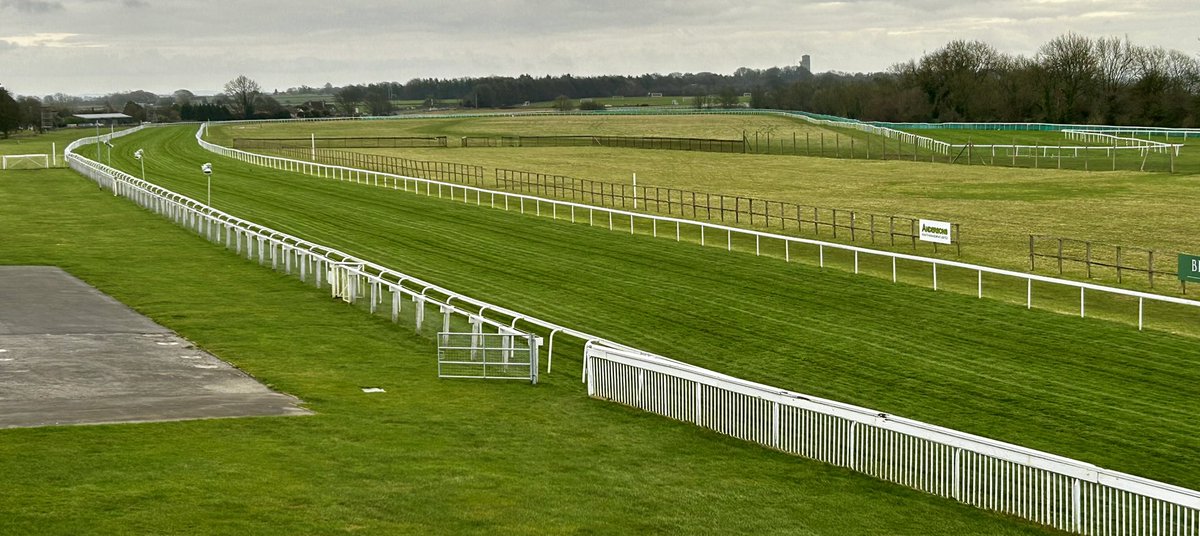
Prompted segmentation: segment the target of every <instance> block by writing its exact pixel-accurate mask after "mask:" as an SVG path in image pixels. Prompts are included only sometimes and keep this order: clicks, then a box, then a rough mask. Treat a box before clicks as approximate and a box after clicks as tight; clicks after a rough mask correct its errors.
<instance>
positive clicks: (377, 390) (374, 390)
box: [362, 387, 387, 393]
mask: <svg viewBox="0 0 1200 536" xmlns="http://www.w3.org/2000/svg"><path fill="white" fill-rule="evenodd" d="M362 392H364V393H386V392H387V391H384V390H383V389H380V388H378V387H363V388H362Z"/></svg>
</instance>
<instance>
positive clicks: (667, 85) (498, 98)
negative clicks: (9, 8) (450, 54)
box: [0, 34, 1200, 130]
mask: <svg viewBox="0 0 1200 536" xmlns="http://www.w3.org/2000/svg"><path fill="white" fill-rule="evenodd" d="M241 78H245V77H241ZM246 81H247V82H249V83H250V84H253V89H254V91H252V92H250V93H248V94H243V95H241V97H239V98H233V95H231V94H228V87H227V94H223V95H217V96H215V97H199V96H196V95H193V94H192V92H190V91H188V90H186V89H181V90H178V91H176V92H175V93H174V94H173V95H170V96H159V95H154V94H152V93H149V92H145V91H133V92H129V93H114V94H112V95H109V96H107V97H104V98H100V99H89V100H85V99H81V98H78V97H71V96H68V95H63V94H61V93H60V94H55V95H48V96H46V97H45V98H44V99H41V100H40V104H41V105H43V106H48V107H51V108H53V109H54V110H55V111H56V112H57V114H56V115H57V121H59V122H60V123H65V122H71V121H72V119H71V115H72V114H73V113H74V112H75V111H77V110H85V109H86V110H88V111H103V110H105V109H107V110H109V111H116V110H123V111H125V113H127V114H129V115H131V116H133V117H134V118H135V119H137V120H152V121H173V120H222V119H231V118H241V117H253V118H265V117H289V116H297V117H323V116H329V115H358V114H371V115H386V114H390V113H393V112H394V107H395V101H398V100H407V101H416V102H419V103H421V104H420V105H418V106H420V107H428V108H433V107H466V108H473V107H479V108H502V107H510V106H520V105H522V104H524V103H525V102H547V101H557V102H563V103H564V104H567V106H563V107H562V109H569V108H570V103H565V102H564V101H566V99H580V98H596V97H610V96H627V97H633V96H644V95H647V94H650V93H661V94H663V95H669V96H678V97H696V98H694V99H689V100H688V101H685V102H681V104H687V105H697V106H702V105H704V104H703V103H706V102H712V103H722V104H723V105H726V106H728V105H730V104H731V103H734V104H736V102H737V100H736V95H739V94H742V93H750V94H751V95H752V97H751V106H752V107H755V108H775V109H787V110H804V111H809V112H816V113H822V114H829V115H837V116H842V117H849V118H854V119H866V120H879V121H921V122H952V121H979V122H992V121H1004V122H1052V123H1092V124H1114V125H1146V126H1170V127H1198V126H1200V62H1198V61H1197V59H1196V58H1195V57H1194V56H1191V55H1188V54H1186V53H1183V52H1180V51H1177V50H1167V49H1163V48H1161V47H1143V46H1137V45H1134V44H1132V43H1130V42H1129V41H1128V40H1127V39H1125V40H1122V39H1119V38H1115V37H1104V38H1098V39H1092V38H1089V37H1084V36H1080V35H1076V34H1066V35H1062V36H1059V37H1056V38H1054V39H1052V40H1050V41H1049V42H1047V43H1045V44H1044V45H1042V46H1041V47H1040V48H1039V49H1038V52H1037V53H1036V54H1035V55H1034V56H1033V57H1026V56H1011V55H1007V54H1004V53H1001V52H999V51H997V50H996V49H995V48H993V47H992V46H991V45H988V44H986V43H982V42H979V41H963V40H958V41H952V42H950V43H948V44H947V45H946V46H944V47H942V48H940V49H938V50H935V51H933V52H931V53H928V54H925V55H924V56H922V57H921V58H919V59H914V60H910V61H907V62H904V63H899V64H896V65H894V66H892V67H891V68H890V69H888V70H886V71H884V72H878V73H868V74H862V73H856V74H849V73H840V72H828V73H822V74H817V75H814V74H812V73H810V72H808V71H807V70H805V69H803V68H801V67H799V66H786V67H771V68H769V69H750V68H745V67H743V68H741V69H738V70H737V71H734V72H733V73H732V74H715V73H709V72H701V73H671V74H665V75H664V74H643V75H639V76H572V75H569V74H568V75H561V76H542V77H538V78H535V77H533V76H529V75H521V76H518V77H505V76H489V77H482V78H452V79H440V78H417V79H413V80H410V81H408V82H407V83H399V82H379V83H373V84H365V85H359V84H352V85H348V86H344V87H340V88H338V87H334V86H332V85H331V84H325V86H324V87H322V88H312V87H308V86H300V87H296V88H289V89H288V90H287V91H284V92H279V91H275V92H274V94H275V95H280V94H290V95H304V96H305V97H306V98H308V99H309V100H307V101H306V102H304V103H301V104H297V105H292V106H282V105H281V104H280V103H279V102H277V101H276V99H274V98H273V97H272V96H271V95H269V94H266V93H263V92H259V91H258V87H257V84H254V82H253V81H252V80H248V79H247V80H246ZM710 95H721V98H719V99H708V98H706V97H707V96H710ZM239 102H241V103H242V104H241V105H239ZM14 104H20V107H21V108H22V109H24V110H28V111H26V112H24V113H18V111H16V110H14V109H13V108H14ZM38 104H39V100H38V99H36V98H32V97H21V98H20V99H17V100H16V101H12V99H11V97H10V98H9V99H8V101H5V100H4V99H2V98H0V127H7V129H11V128H13V124H14V122H15V124H16V126H18V127H21V126H26V125H33V124H35V123H37V119H38V117H39V116H38V114H37V113H35V112H36V110H37V107H38ZM593 104H594V103H593ZM556 107H557V106H556ZM13 115H17V116H18V119H16V120H14V119H13V118H12V116H13ZM4 129H5V128H0V130H4Z"/></svg>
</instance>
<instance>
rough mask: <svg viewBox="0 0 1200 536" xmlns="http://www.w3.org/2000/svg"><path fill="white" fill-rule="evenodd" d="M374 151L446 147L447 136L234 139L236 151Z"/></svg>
mask: <svg viewBox="0 0 1200 536" xmlns="http://www.w3.org/2000/svg"><path fill="white" fill-rule="evenodd" d="M314 142H315V144H316V147H317V148H318V149H372V148H419V147H446V145H447V142H446V136H350V137H323V138H316V139H313V138H234V140H233V147H234V148H235V149H244V150H247V149H311V148H312V147H313V144H314Z"/></svg>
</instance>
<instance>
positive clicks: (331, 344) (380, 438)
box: [0, 127, 1048, 535]
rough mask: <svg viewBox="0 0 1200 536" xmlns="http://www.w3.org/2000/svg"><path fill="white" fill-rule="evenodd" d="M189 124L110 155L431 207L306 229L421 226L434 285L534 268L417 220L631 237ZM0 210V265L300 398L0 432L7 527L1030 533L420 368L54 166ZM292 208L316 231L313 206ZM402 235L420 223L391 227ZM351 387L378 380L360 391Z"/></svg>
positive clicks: (35, 174) (351, 241)
mask: <svg viewBox="0 0 1200 536" xmlns="http://www.w3.org/2000/svg"><path fill="white" fill-rule="evenodd" d="M190 131H191V128H190V127H181V128H176V129H172V130H162V131H157V132H153V136H151V135H139V136H137V137H135V138H130V139H126V140H118V141H119V142H120V143H119V144H118V152H120V154H121V155H122V156H121V159H122V161H123V162H125V163H126V164H128V162H127V161H126V160H127V159H128V151H131V150H132V147H133V142H137V143H139V144H145V145H146V147H147V150H148V151H153V153H152V154H156V155H159V156H160V158H159V159H156V160H150V161H149V165H148V168H147V171H148V172H149V173H150V174H151V175H152V176H154V175H159V174H163V173H166V172H168V171H170V172H172V173H173V174H176V175H177V176H179V177H186V182H183V181H180V182H178V183H176V184H174V185H173V186H175V187H181V189H183V190H186V191H187V192H188V193H192V194H196V193H197V188H202V186H200V185H201V184H202V183H201V182H199V181H197V180H194V178H193V177H192V175H194V173H185V171H186V172H193V171H195V170H194V167H195V166H194V165H192V164H194V163H195V162H194V161H195V160H197V159H203V160H210V159H211V160H213V161H214V162H215V163H216V164H217V166H218V170H219V173H221V174H220V175H218V176H217V177H218V182H217V186H216V188H217V190H216V192H217V194H216V196H215V197H214V200H215V201H216V203H217V206H220V207H223V208H226V209H230V210H236V211H238V212H241V211H242V210H241V208H242V207H243V206H246V205H249V204H250V203H249V201H247V200H245V199H239V198H238V197H235V195H234V192H235V191H237V192H238V196H241V195H245V194H246V193H247V192H255V191H259V192H261V193H264V194H265V193H266V192H265V191H263V190H262V185H263V184H273V185H274V186H273V187H275V188H279V189H280V190H288V189H289V188H287V187H286V183H287V182H288V181H297V182H298V184H297V185H298V186H301V190H300V191H302V192H304V191H307V192H310V194H317V195H318V196H320V197H321V198H320V199H314V201H316V205H327V204H328V203H327V202H328V201H329V200H328V199H327V198H324V197H323V196H324V195H326V194H338V195H349V196H350V197H349V198H343V200H344V201H352V202H355V203H359V202H362V205H360V206H361V208H364V209H366V210H367V214H365V215H367V219H368V220H374V218H375V217H377V216H378V215H380V214H381V213H383V214H390V215H392V216H398V217H405V218H406V219H407V216H408V215H411V213H409V214H407V215H406V214H403V213H401V212H399V210H408V209H413V208H415V209H419V210H422V211H429V216H430V220H429V221H421V219H416V220H410V223H412V224H413V225H415V226H416V227H417V228H415V229H414V231H417V232H418V233H417V235H405V236H404V239H403V240H401V241H400V242H398V243H391V242H388V241H383V242H380V241H378V238H380V236H375V237H374V238H368V237H369V236H372V235H374V230H366V229H364V230H365V231H367V232H365V233H362V234H355V235H354V236H351V235H345V236H340V235H341V232H340V231H338V230H337V228H338V227H339V226H340V225H341V224H342V223H344V224H346V225H347V226H350V227H352V226H355V225H357V224H358V223H359V222H355V221H344V222H341V223H339V221H338V220H329V221H327V222H326V223H325V224H323V225H320V226H327V227H325V231H324V232H321V233H319V234H320V235H322V236H333V235H339V236H340V238H339V240H338V242H341V243H342V244H343V245H349V246H355V245H356V244H357V246H359V247H357V249H366V248H364V247H361V246H366V245H367V244H370V243H374V244H375V246H383V247H386V248H389V249H391V250H392V251H393V253H394V254H396V255H399V256H402V257H403V256H406V255H407V254H408V253H409V252H410V248H411V247H413V246H416V247H415V248H413V249H411V252H412V253H414V254H416V255H417V257H415V258H414V259H413V261H414V262H411V263H409V262H406V263H402V264H404V265H405V267H408V266H416V265H418V264H420V265H424V266H427V267H428V266H433V265H441V262H443V261H444V260H445V259H447V258H449V257H442V258H441V259H434V258H433V257H431V256H430V255H439V256H440V255H443V254H445V255H450V256H458V258H459V260H460V261H462V264H463V265H464V266H458V263H450V264H447V265H444V266H441V268H442V269H445V270H447V272H446V273H445V274H442V275H445V276H446V279H448V280H450V281H452V282H458V281H459V280H460V278H461V276H462V275H463V274H464V273H466V272H476V273H479V272H480V271H482V272H487V271H489V270H490V269H494V268H500V269H501V270H500V272H499V273H497V274H496V276H497V277H494V278H493V277H490V276H489V277H487V278H485V279H483V280H477V281H476V282H475V284H474V285H472V288H470V289H466V290H472V291H476V290H481V289H492V290H495V291H499V292H491V291H489V292H485V293H483V294H487V295H492V294H510V293H513V292H515V293H518V294H523V293H525V292H526V291H530V290H536V289H537V288H538V287H542V286H544V285H545V283H546V280H545V279H541V277H542V276H543V275H544V274H541V273H528V274H527V276H528V277H529V279H523V280H521V281H519V282H514V280H513V278H512V277H511V276H512V274H513V273H514V272H521V271H523V270H522V268H524V267H523V266H516V265H514V263H511V262H494V259H491V261H493V262H491V263H490V264H482V263H481V261H484V259H481V258H472V257H468V256H461V253H462V250H458V249H457V248H452V249H451V250H448V251H442V252H441V253H437V252H438V250H439V249H440V247H439V244H438V243H436V242H431V243H427V244H426V245H425V246H424V247H421V246H420V245H419V244H420V242H423V241H425V240H440V239H442V238H444V235H442V236H441V237H439V236H435V235H429V234H426V233H427V232H428V231H431V230H434V229H439V228H440V229H441V231H440V232H442V233H455V232H456V231H455V229H458V231H459V232H476V231H477V230H478V226H479V225H488V226H491V227H494V228H495V230H496V232H497V233H498V234H497V235H492V236H490V237H488V238H491V239H493V240H496V237H497V236H503V235H505V234H509V233H511V237H512V238H513V239H514V240H515V239H517V238H518V237H519V236H523V235H525V234H528V233H529V232H532V233H533V234H534V235H537V234H540V233H544V232H546V231H548V230H549V231H558V232H568V231H569V232H568V234H567V235H558V236H556V237H570V238H577V237H579V236H588V235H595V236H594V237H593V238H592V239H591V240H585V241H584V242H583V243H581V244H580V245H579V246H578V248H579V249H582V248H585V247H587V246H590V245H601V246H607V247H612V246H613V245H621V248H622V249H625V247H624V246H628V245H629V244H634V245H638V244H641V242H645V241H638V240H629V239H618V238H616V237H610V236H609V235H607V234H604V233H598V232H597V233H588V232H587V231H586V230H582V229H573V228H570V227H566V226H554V225H550V224H546V223H540V224H539V223H537V222H536V220H529V219H526V218H519V217H511V216H505V215H500V214H488V213H485V212H483V211H481V210H479V209H469V210H468V209H466V208H465V207H458V206H455V205H452V204H449V203H438V202H430V201H427V200H417V199H414V198H407V202H411V203H414V204H412V205H408V204H407V203H405V204H404V205H399V206H397V205H393V204H392V203H393V202H394V200H393V201H389V202H388V203H386V204H385V205H377V204H376V203H375V202H373V201H371V200H370V199H368V198H359V197H355V196H362V195H364V194H365V193H366V191H365V190H354V189H349V188H346V187H344V185H334V184H330V183H317V182H313V181H306V180H297V179H296V178H295V177H283V176H276V177H274V178H273V180H280V181H283V182H279V183H273V182H268V183H258V182H257V179H253V178H251V174H245V175H242V174H241V173H238V166H236V165H234V164H232V163H230V162H228V161H225V160H224V159H220V158H217V157H213V156H212V155H208V154H205V153H197V152H196V151H195V150H194V149H191V148H189V147H187V146H186V145H181V144H177V143H174V142H176V141H182V140H183V139H186V138H187V137H190ZM180 134H185V135H183V136H177V135H180ZM161 135H167V136H175V138H174V139H173V140H164V139H159V138H157V136H161ZM152 138H153V139H152ZM167 155H170V161H169V162H168V161H167V159H166V158H165V157H166V156H167ZM255 174H257V173H255ZM235 181H238V182H240V184H238V182H235ZM310 182H311V183H310ZM306 183H310V184H306ZM235 184H236V186H235ZM312 188H316V190H312ZM250 197H261V196H258V195H255V194H251V195H250ZM400 197H401V196H397V199H399V198H400ZM279 201H282V199H279ZM268 205H270V203H269V204H268ZM0 207H2V208H3V210H0V225H3V228H4V229H5V232H4V242H3V246H4V247H3V248H2V249H0V263H3V264H53V265H58V266H61V267H63V268H64V269H66V270H68V271H70V272H71V273H73V274H75V275H76V276H79V277H80V278H82V279H84V280H85V281H87V282H89V283H91V284H93V285H96V286H97V287H99V288H100V289H101V290H102V291H104V292H107V293H109V294H110V295H112V296H114V297H116V298H117V299H119V300H121V301H123V302H125V303H127V304H129V305H130V306H132V307H134V308H135V309H137V310H138V311H139V312H141V313H143V314H146V315H148V316H150V317H151V318H153V319H155V320H156V321H158V322H160V323H162V324H164V325H166V326H167V327H169V328H171V329H174V330H176V331H178V332H179V333H181V334H182V335H184V336H185V337H187V338H188V339H190V340H192V341H193V342H195V343H196V344H198V345H199V346H200V347H202V348H204V349H206V350H208V351H210V352H213V353H214V354H216V355H218V356H220V357H222V358H224V359H227V360H230V361H232V362H233V363H234V364H236V365H237V366H238V367H240V368H241V369H242V370H245V371H246V372H248V373H250V374H252V375H254V376H255V377H257V378H258V379H260V380H261V381H264V382H266V383H267V384H269V385H270V386H272V387H274V388H276V389H279V390H282V391H285V392H288V393H291V394H294V395H296V396H299V397H300V398H302V399H303V400H304V401H306V403H307V406H308V407H309V408H310V409H312V410H314V411H315V412H316V415H314V416H311V417H302V418H251V419H236V420H209V421H188V422H169V423H143V424H129V425H101V426H76V427H48V428H38V429H10V430H0V474H3V475H4V477H3V479H2V480H0V496H3V497H4V500H2V501H0V533H3V534H22V535H25V534H30V535H32V534H91V533H96V534H329V533H340V532H369V533H379V534H402V533H411V534H497V533H504V534H637V533H665V534H672V533H673V534H697V533H729V534H789V535H793V534H813V535H817V534H828V535H842V534H880V535H885V534H886V535H894V534H911V535H939V534H944V535H959V534H1013V535H1015V534H1047V533H1048V531H1046V530H1043V529H1040V528H1037V527H1032V526H1030V525H1028V524H1024V523H1020V522H1014V521H1011V520H1009V519H1005V518H1001V517H999V516H993V515H990V514H987V513H985V512H982V511H979V510H975V509H973V508H970V507H967V506H964V505H961V504H957V503H954V502H951V501H946V500H940V499H934V498H932V497H929V496H926V495H923V494H920V493H916V492H913V491H909V490H906V489H903V488H901V487H899V486H895V485H891V484H885V483H882V482H877V481H874V480H871V479H869V478H866V477H863V476H859V475H855V474H852V473H850V472H848V471H844V470H841V469H837V468H832V467H829V466H825V465H822V464H817V463H811V462H807V461H804V460H801V459H797V458H793V457H790V456H785V455H782V454H778V453H773V452H770V451H767V450H764V449H760V448H756V447H752V446H750V445H748V444H745V443H743V442H740V441H736V440H732V439H727V438H722V437H719V436H716V435H715V434H711V433H707V432H703V431H701V430H699V429H697V428H695V427H693V426H691V425H687V424H680V423H672V422H670V421H667V420H664V419H661V418H658V417H654V416H650V415H646V414H642V413H639V412H636V411H633V410H629V409H625V408H622V407H620V406H617V405H614V404H610V403H605V402H599V401H593V400H589V399H588V398H587V397H586V396H584V395H583V389H582V387H581V386H580V385H579V384H578V377H577V373H578V368H576V369H575V370H574V371H571V370H570V369H569V368H567V367H564V368H563V369H562V371H561V372H558V371H556V372H555V374H553V375H550V376H545V377H544V378H543V380H544V381H543V383H542V384H540V385H538V386H537V387H530V386H528V385H523V384H515V383H492V382H475V381H438V380H437V379H435V364H434V347H433V345H432V343H431V341H429V340H426V339H420V338H415V337H413V336H412V335H409V333H410V332H411V330H410V329H408V328H404V327H398V326H394V325H392V324H390V323H389V322H387V321H386V320H385V319H381V318H378V317H376V318H372V317H369V316H366V315H364V314H362V313H361V312H360V311H357V310H355V309H354V308H352V307H349V306H346V305H345V304H343V303H341V302H340V301H336V300H330V299H329V296H328V293H327V292H325V291H320V290H316V289H314V288H312V287H311V286H308V285H304V284H302V283H300V282H298V281H296V280H294V279H291V278H287V277H284V276H283V275H280V274H276V273H273V272H271V271H269V270H265V269H263V268H260V267H257V266H255V265H254V264H252V263H250V262H247V261H245V260H244V259H242V258H239V257H237V256H236V255H234V254H233V253H232V252H227V251H223V250H221V249H220V248H219V247H215V246H213V245H211V244H209V243H207V242H205V241H203V240H202V239H200V238H198V237H196V236H194V235H193V234H191V233H189V232H187V231H184V230H183V229H180V228H177V227H175V226H174V225H173V224H171V223H169V222H167V221H166V220H163V219H161V218H159V217H157V216H155V215H153V214H151V213H149V212H146V211H143V210H141V209H140V208H138V207H137V206H135V205H134V204H132V203H130V202H128V201H126V200H124V199H122V198H117V197H113V196H111V195H110V194H108V193H106V192H102V191H98V190H97V188H96V186H95V184H94V183H92V182H90V181H87V180H85V179H83V178H81V177H79V176H77V175H74V174H73V173H71V172H69V171H66V170H40V171H24V172H6V173H0ZM406 207H407V208H406ZM342 208H352V207H350V206H346V207H342ZM380 211H382V212H380ZM247 212H253V213H254V214H253V215H254V216H256V217H257V216H267V215H268V214H267V212H264V211H259V210H248V211H247ZM281 215H282V216H283V217H284V218H287V219H291V218H292V217H293V215H287V214H282V213H281ZM313 216H315V217H317V218H318V219H320V218H322V217H324V216H330V217H335V216H336V214H324V215H316V214H314V215H313ZM460 216H462V217H467V219H466V220H465V221H464V222H463V223H464V225H465V226H466V227H454V226H450V225H448V223H447V220H446V218H457V217H460ZM271 219H274V218H271ZM387 219H391V218H387ZM302 221H303V227H304V229H306V230H307V229H311V228H312V227H311V226H312V225H313V221H314V220H302ZM399 221H403V220H397V223H398V222H399ZM272 223H279V222H272ZM401 227H403V225H401ZM381 236H382V235H381ZM601 237H603V238H601ZM411 238H416V240H417V243H416V244H409V243H408V240H409V239H411ZM551 238H555V237H545V236H543V237H540V238H537V239H535V240H534V243H542V242H544V241H545V240H548V239H551ZM360 240H361V241H360ZM595 240H601V243H599V244H597V243H596V242H595ZM606 241H612V242H610V243H608V244H605V243H604V242H606ZM450 243H452V242H447V243H446V244H450ZM472 243H474V244H478V242H475V241H474V240H472ZM501 243H502V241H500V242H495V243H494V244H493V245H499V244H501ZM397 244H400V245H401V246H402V249H403V251H401V250H397V249H396V248H395V246H396V245H397ZM520 245H525V246H527V245H531V244H530V243H521V244H520ZM564 246H567V245H566V244H564ZM640 247H644V245H641V246H640ZM534 253H535V254H536V253H537V252H536V251H535V252H534ZM534 258H537V257H534ZM389 260H395V259H394V258H390V259H389ZM462 268H468V270H466V272H463V271H460V270H461V269H462ZM421 271H422V272H435V271H436V270H431V269H428V268H425V269H422V270H421ZM455 274H457V275H456V276H455V277H450V276H451V275H455ZM435 275H436V274H435ZM562 275H564V276H566V275H573V274H568V273H563V274H562ZM501 276H502V277H501ZM538 297H539V298H540V297H544V294H543V295H542V296H538ZM576 367H577V363H576ZM365 386H379V387H384V388H385V389H386V390H387V392H386V393H382V394H372V395H366V394H363V393H362V392H361V391H360V388H361V387H365Z"/></svg>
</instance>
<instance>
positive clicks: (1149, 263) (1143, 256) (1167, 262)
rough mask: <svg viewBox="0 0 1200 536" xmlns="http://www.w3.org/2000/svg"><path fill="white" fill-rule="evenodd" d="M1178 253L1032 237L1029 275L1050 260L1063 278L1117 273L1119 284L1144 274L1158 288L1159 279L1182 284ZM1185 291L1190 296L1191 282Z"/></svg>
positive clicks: (1151, 286)
mask: <svg viewBox="0 0 1200 536" xmlns="http://www.w3.org/2000/svg"><path fill="white" fill-rule="evenodd" d="M1178 257H1179V254H1178V253H1167V252H1161V251H1155V250H1152V249H1146V248H1139V247H1132V246H1122V245H1118V244H1107V243H1104V242H1095V241H1091V240H1079V239H1075V238H1065V237H1059V236H1046V235H1034V234H1031V235H1029V271H1031V272H1032V271H1034V270H1035V269H1036V268H1037V264H1036V263H1037V259H1048V260H1050V261H1051V265H1052V267H1057V269H1058V274H1059V275H1063V274H1064V272H1065V270H1066V269H1070V268H1072V267H1082V268H1083V273H1084V275H1085V277H1087V278H1088V279H1092V278H1093V276H1094V275H1096V273H1097V272H1096V269H1100V270H1101V272H1102V273H1108V274H1111V273H1115V274H1116V276H1117V282H1118V283H1123V282H1124V281H1125V279H1126V278H1127V277H1129V276H1130V275H1135V274H1143V275H1144V276H1145V277H1146V280H1147V281H1148V282H1149V285H1150V288H1154V282H1155V279H1156V278H1160V277H1162V276H1174V277H1172V278H1171V279H1172V280H1173V281H1178V280H1179V279H1178V276H1179V272H1178V271H1177V270H1176V269H1177V264H1176V259H1177V258H1178ZM1180 285H1181V290H1182V291H1183V293H1184V294H1186V293H1187V282H1186V281H1180Z"/></svg>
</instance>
